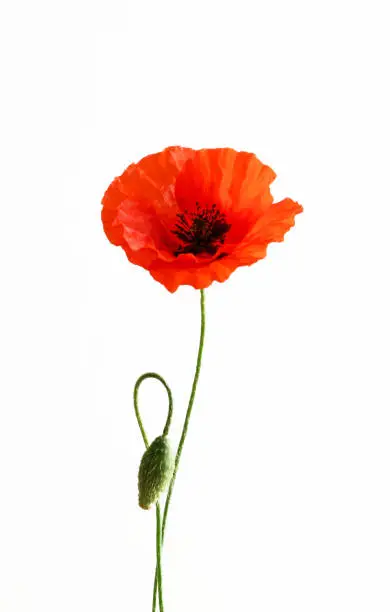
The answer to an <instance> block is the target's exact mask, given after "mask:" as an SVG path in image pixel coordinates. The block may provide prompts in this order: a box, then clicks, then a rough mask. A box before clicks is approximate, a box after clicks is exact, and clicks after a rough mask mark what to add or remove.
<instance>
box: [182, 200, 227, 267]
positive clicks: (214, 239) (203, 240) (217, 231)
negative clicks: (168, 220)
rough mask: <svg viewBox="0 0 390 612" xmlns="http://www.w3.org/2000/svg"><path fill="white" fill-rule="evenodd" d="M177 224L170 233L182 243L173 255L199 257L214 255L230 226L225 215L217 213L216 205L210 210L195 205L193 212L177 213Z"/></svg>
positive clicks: (222, 242) (197, 204)
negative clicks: (186, 254) (182, 254)
mask: <svg viewBox="0 0 390 612" xmlns="http://www.w3.org/2000/svg"><path fill="white" fill-rule="evenodd" d="M177 219H178V220H177V222H176V225H175V229H174V230H172V233H173V234H175V236H177V237H178V238H179V240H180V241H181V242H182V243H183V244H182V245H181V246H180V247H179V248H178V249H177V250H176V251H175V255H180V254H181V253H193V254H194V255H199V254H201V253H206V254H207V255H215V254H216V252H217V251H218V248H219V247H220V245H221V244H224V242H225V236H226V234H227V232H228V231H229V229H230V228H231V225H230V224H229V223H227V222H226V215H225V214H223V213H221V212H219V210H218V209H217V206H216V204H213V205H212V206H211V208H202V207H201V206H200V204H199V202H197V203H196V210H195V211H194V212H188V211H187V210H186V211H184V213H179V214H178V215H177Z"/></svg>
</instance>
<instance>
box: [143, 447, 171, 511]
mask: <svg viewBox="0 0 390 612" xmlns="http://www.w3.org/2000/svg"><path fill="white" fill-rule="evenodd" d="M173 468H174V458H173V454H172V451H171V447H170V444H169V440H168V439H167V437H166V436H159V437H158V438H156V439H155V440H154V442H152V444H151V445H150V446H149V448H148V449H147V450H146V451H145V453H144V455H143V457H142V459H141V464H140V466H139V472H138V491H139V505H140V506H141V508H144V509H145V510H148V509H149V508H150V506H151V505H152V504H154V502H156V501H157V500H158V498H159V496H160V495H161V493H162V492H163V491H164V489H165V488H166V487H167V486H168V484H169V483H170V481H171V478H172V474H173Z"/></svg>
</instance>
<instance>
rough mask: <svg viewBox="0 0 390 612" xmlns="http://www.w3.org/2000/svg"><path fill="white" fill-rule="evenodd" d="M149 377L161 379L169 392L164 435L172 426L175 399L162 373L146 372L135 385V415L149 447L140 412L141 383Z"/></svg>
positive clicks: (146, 445)
mask: <svg viewBox="0 0 390 612" xmlns="http://www.w3.org/2000/svg"><path fill="white" fill-rule="evenodd" d="M147 378H155V379H156V380H159V381H160V383H162V384H163V385H164V387H165V389H166V391H167V393H168V401H169V407H168V416H167V420H166V423H165V427H164V431H163V436H166V435H168V431H169V428H170V426H171V421H172V412H173V399H172V391H171V389H170V387H169V386H168V384H167V383H166V382H165V380H164V379H163V377H162V376H160V374H156V372H146V374H142V376H140V377H139V378H138V380H137V382H136V383H135V385H134V393H133V399H134V410H135V416H136V417H137V421H138V425H139V428H140V430H141V435H142V438H143V441H144V443H145V447H146V448H148V446H149V442H148V437H147V435H146V432H145V429H144V426H143V423H142V419H141V415H140V413H139V408H138V391H139V388H140V385H141V383H142V382H143V381H144V380H146V379H147Z"/></svg>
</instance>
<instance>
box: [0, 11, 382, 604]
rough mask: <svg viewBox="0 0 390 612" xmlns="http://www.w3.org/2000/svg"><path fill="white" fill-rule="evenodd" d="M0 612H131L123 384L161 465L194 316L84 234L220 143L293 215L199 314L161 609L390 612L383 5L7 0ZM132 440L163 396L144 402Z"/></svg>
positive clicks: (138, 514) (184, 296)
mask: <svg viewBox="0 0 390 612" xmlns="http://www.w3.org/2000/svg"><path fill="white" fill-rule="evenodd" d="M1 30H2V33H1V37H0V41H1V42H0V44H1V47H2V49H1V62H2V77H1V82H2V94H1V107H2V110H1V123H2V130H1V146H2V160H1V175H2V178H1V181H2V189H1V228H0V232H1V240H0V248H1V268H2V280H1V287H2V289H3V293H2V298H1V311H2V314H1V327H2V332H1V334H2V335H1V352H2V354H3V364H2V366H1V378H2V382H1V394H2V401H1V408H0V410H1V413H0V497H1V504H0V610H1V612H70V611H72V612H87V611H92V610H93V611H94V612H108V611H110V612H111V611H115V612H122V611H123V612H125V611H126V612H128V611H129V610H130V611H136V612H144V611H149V610H151V587H152V574H153V567H154V537H155V536H154V513H153V511H152V512H149V513H147V512H143V511H141V510H140V509H138V507H137V470H138V463H139V459H140V456H141V454H142V452H143V446H142V440H141V437H140V434H139V431H138V429H137V425H136V421H135V418H134V414H133V409H132V400H131V395H132V386H133V384H134V382H135V379H136V378H137V377H138V375H139V374H141V373H142V372H144V371H146V370H155V371H158V372H160V373H161V374H163V375H164V376H166V377H167V380H168V381H169V382H170V383H171V385H172V387H173V390H174V395H175V402H176V413H175V416H174V426H173V430H172V438H173V440H174V443H175V444H177V441H178V437H179V433H180V427H181V425H182V423H183V419H184V414H185V409H186V403H187V400H188V396H189V391H190V386H191V381H192V375H193V371H194V365H195V357H196V348H197V341H198V332H199V303H198V300H199V296H198V294H197V292H195V291H194V290H193V289H192V288H188V287H186V288H181V289H179V291H178V292H177V293H176V294H174V295H171V294H169V293H168V292H167V291H166V290H165V289H164V288H163V287H162V286H161V285H159V284H157V283H156V282H155V281H153V280H152V278H151V277H150V276H149V274H148V273H147V272H145V271H144V270H142V269H140V268H136V267H134V266H131V265H130V264H129V263H128V262H127V260H126V257H125V255H124V253H123V252H122V251H121V250H120V249H118V248H115V247H113V246H112V245H111V244H110V243H109V242H108V241H107V240H106V238H105V236H104V234H103V231H102V228H101V222H100V201H101V197H102V195H103V192H104V190H105V189H106V187H107V186H108V184H109V183H110V182H111V180H112V179H113V178H114V176H116V175H118V174H120V173H121V172H122V171H123V169H124V168H125V167H126V166H127V165H128V164H129V163H131V162H132V161H137V160H138V159H140V158H141V157H142V156H144V155H146V154H148V153H152V152H155V151H158V150H160V149H162V148H164V147H165V146H168V145H173V144H180V145H184V146H191V147H194V148H200V147H205V146H231V147H234V148H237V149H243V150H248V151H252V152H255V153H256V154H257V155H258V156H259V158H260V159H261V160H262V161H264V162H265V163H268V164H270V165H271V166H272V167H273V168H274V169H275V170H276V172H277V174H278V179H277V180H276V182H275V184H274V188H273V192H274V195H275V197H276V198H279V199H280V198H283V197H287V196H288V197H292V198H293V199H297V200H298V201H299V202H301V203H302V204H303V205H304V207H305V212H304V214H303V215H300V216H299V217H298V218H297V223H296V227H295V228H293V229H292V230H291V231H290V232H289V234H288V235H287V237H286V241H285V242H284V243H282V244H277V245H273V246H271V248H270V249H269V254H268V256H267V258H266V259H265V260H263V261H262V262H259V263H258V264H256V265H254V266H252V267H250V268H241V269H239V270H238V271H236V272H235V273H234V274H233V276H232V277H231V278H230V279H229V280H228V281H227V282H226V283H224V284H222V285H219V284H214V285H213V286H212V287H211V288H210V290H208V291H207V295H206V298H207V339H206V346H205V356H204V364H203V371H202V374H201V380H200V385H199V392H198V396H197V401H196V405H195V409H194V413H193V420H192V422H191V426H190V432H189V436H188V439H187V444H186V447H185V449H184V454H183V460H182V464H181V469H180V472H179V475H178V479H177V483H176V489H175V491H174V496H173V503H172V508H171V514H170V520H169V523H168V529H167V540H166V547H165V556H164V570H165V599H166V606H165V607H166V612H182V611H183V610H185V611H186V612H192V611H199V610H202V611H203V610H204V611H207V612H208V611H210V612H211V611H213V612H214V611H215V610H217V611H222V610H223V611H233V610H234V611H236V610H240V611H241V610H250V611H252V610H253V611H259V612H290V611H295V610H296V611H299V612H313V611H314V612H322V611H326V612H329V611H332V612H346V611H351V612H352V611H353V612H357V611H365V612H366V611H367V612H372V611H375V612H388V611H389V609H390V583H389V572H390V521H389V517H390V495H389V471H390V445H389V434H390V416H389V410H390V401H389V340H390V338H389V335H390V334H389V306H390V304H389V297H388V284H389V261H390V258H389V246H388V244H389V238H388V236H389V231H388V222H389V180H388V177H389V161H390V160H389V136H390V134H389V122H388V110H389V96H388V91H387V86H388V62H387V60H386V56H387V55H388V52H389V44H388V18H387V16H386V2H385V1H383V2H380V1H375V0H374V1H371V2H359V1H356V0H355V1H353V2H352V1H350V2H349V1H346V0H341V1H340V0H338V1H334V0H329V1H327V2H316V1H313V0H310V1H309V0H306V1H303V0H299V1H295V2H288V1H287V0H285V1H282V0H277V1H275V0H272V1H269V2H262V1H254V2H248V1H240V2H228V1H227V0H225V1H224V2H212V1H211V2H202V1H200V2H185V1H183V0H182V1H180V2H179V1H176V2H173V1H171V2H170V1H164V2H155V3H153V2H150V1H147V2H143V1H142V0H138V1H137V2H131V1H128V2H125V1H112V2H103V1H102V0H100V1H94V2H72V1H67V2H49V1H46V2H43V1H39V0H38V1H37V0H34V1H33V2H27V1H24V2H22V1H19V2H17V1H15V2H10V1H9V2H7V3H5V5H4V8H3V15H2V19H1ZM140 401H141V404H142V411H143V414H144V415H145V420H146V424H147V430H148V432H149V435H150V437H152V436H153V435H157V434H158V433H159V432H160V430H161V426H162V424H163V422H164V420H165V410H166V397H165V395H164V390H163V389H162V388H161V389H160V387H159V386H158V384H157V383H154V382H150V383H146V384H145V387H144V388H142V389H141V393H140Z"/></svg>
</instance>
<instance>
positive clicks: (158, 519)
mask: <svg viewBox="0 0 390 612" xmlns="http://www.w3.org/2000/svg"><path fill="white" fill-rule="evenodd" d="M147 378H155V379H156V380H158V381H160V382H161V383H162V384H163V385H164V387H165V389H166V391H167V394H168V401H169V406H168V416H167V420H166V423H165V427H164V431H163V435H164V436H166V435H168V431H169V428H170V426H171V421H172V412H173V398H172V391H171V389H170V387H169V386H168V384H167V383H166V381H165V380H164V378H163V377H162V376H160V374H156V373H155V372H146V374H142V376H140V377H139V378H138V380H137V382H136V383H135V385H134V393H133V400H134V411H135V416H136V417H137V422H138V425H139V428H140V431H141V435H142V438H143V441H144V444H145V448H148V447H149V441H148V437H147V435H146V431H145V428H144V425H143V423H142V419H141V415H140V412H139V408H138V391H139V388H140V385H141V383H142V382H143V381H144V380H146V379H147ZM161 546H162V531H161V512H160V504H159V503H158V502H157V503H156V557H157V565H156V574H155V582H154V591H153V609H155V607H156V590H157V583H158V586H159V605H160V612H164V604H163V588H162V569H161Z"/></svg>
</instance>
